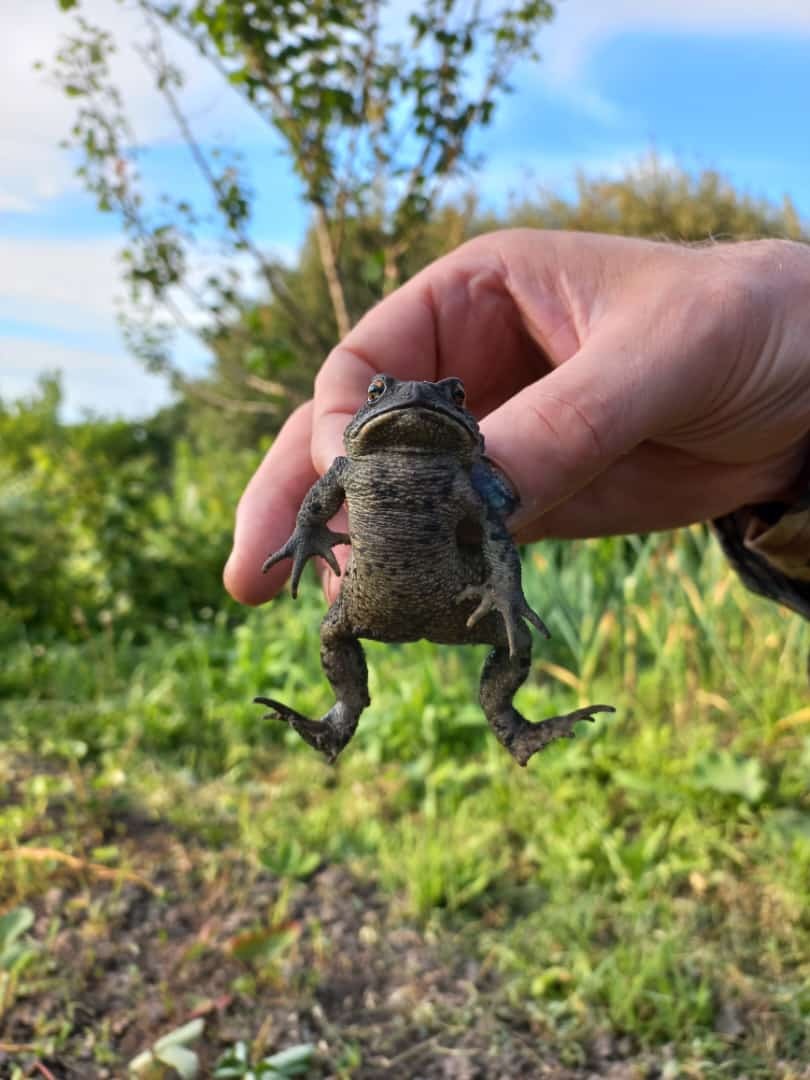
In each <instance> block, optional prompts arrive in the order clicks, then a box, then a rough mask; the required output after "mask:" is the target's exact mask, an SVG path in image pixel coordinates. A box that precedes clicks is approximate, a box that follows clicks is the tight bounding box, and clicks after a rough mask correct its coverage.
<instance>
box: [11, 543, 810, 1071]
mask: <svg viewBox="0 0 810 1080" xmlns="http://www.w3.org/2000/svg"><path fill="white" fill-rule="evenodd" d="M525 585H526V591H527V594H528V595H529V598H530V600H531V602H532V603H533V605H534V606H535V607H536V608H537V609H538V610H539V611H540V613H541V614H542V615H543V617H544V618H545V619H546V621H547V622H548V623H549V625H550V627H551V630H552V633H553V639H552V641H551V642H549V643H544V642H541V641H539V640H538V641H537V644H536V649H535V663H534V668H533V672H532V676H531V677H530V681H529V683H528V684H527V685H526V687H525V688H524V689H523V690H522V691H521V695H520V698H519V704H520V706H521V708H522V710H523V711H524V712H525V713H526V715H527V716H529V717H530V718H533V719H542V718H543V717H544V716H547V715H550V714H551V713H553V712H558V711H563V710H567V709H569V708H573V707H575V706H576V705H578V704H586V703H587V702H589V701H607V702H612V703H613V704H614V705H615V706H616V710H617V711H616V714H615V716H613V717H610V718H603V719H601V720H600V721H599V722H598V723H597V724H595V725H593V726H592V727H590V726H588V725H582V727H581V729H580V731H579V733H578V738H577V739H576V740H575V741H573V742H565V743H563V744H557V745H555V746H553V747H552V748H550V749H549V750H548V751H546V752H545V753H544V754H542V755H539V756H538V758H536V759H535V760H534V761H533V762H532V763H531V765H530V767H529V768H528V769H526V770H521V769H519V768H518V767H517V766H516V765H515V764H514V763H513V762H512V761H511V759H510V758H509V757H508V755H507V754H505V753H504V751H503V750H502V749H501V748H500V747H499V746H498V745H497V743H496V741H495V739H494V737H493V736H492V735H490V733H489V731H488V729H487V727H486V723H485V721H484V719H483V717H482V715H481V713H480V711H479V709H478V707H477V681H478V673H479V670H480V666H481V663H482V660H483V656H484V651H482V650H478V649H451V648H438V647H434V646H432V645H429V644H426V643H419V644H416V645H409V646H399V647H383V646H379V645H372V646H369V648H368V658H369V666H370V670H371V694H372V701H373V704H372V706H371V708H370V709H369V710H368V711H367V713H366V714H364V716H363V718H362V720H361V725H360V729H359V731H358V734H357V736H356V737H355V739H354V741H353V742H352V743H351V744H350V746H349V748H348V749H347V750H346V751H345V753H344V756H343V758H342V759H341V761H340V762H339V764H338V766H337V768H335V769H331V768H329V767H327V766H326V765H324V764H322V763H321V761H320V760H319V759H317V757H316V756H315V755H314V753H313V752H312V751H310V750H309V749H308V748H307V747H306V746H304V745H303V744H302V743H300V741H298V740H297V738H296V737H294V736H292V735H291V734H289V733H288V732H286V730H285V729H284V728H282V727H281V725H278V724H277V723H273V722H272V721H265V720H263V719H262V716H261V709H259V708H257V707H255V706H253V705H252V704H251V699H252V697H253V695H254V694H256V693H260V692H261V693H271V692H272V694H273V696H278V697H279V698H281V699H282V700H285V701H289V702H290V703H292V704H295V706H296V707H297V708H299V709H301V710H302V711H305V712H309V713H310V714H313V715H315V714H318V713H319V712H320V711H321V710H323V709H324V708H326V707H327V706H328V704H329V700H330V699H329V691H328V685H327V683H326V681H325V679H324V677H323V675H322V673H321V671H320V665H319V660H318V636H317V628H318V623H319V620H320V617H321V614H322V611H323V608H324V605H323V600H322V598H321V596H320V594H319V593H318V592H317V591H316V589H315V587H314V586H310V587H308V588H306V589H304V590H303V591H302V596H301V597H300V598H299V600H298V601H297V602H296V603H293V602H292V601H291V600H290V599H289V598H288V597H285V598H283V599H280V600H278V601H276V602H275V603H274V604H272V605H269V606H267V607H265V608H264V609H261V610H258V611H253V612H250V613H248V614H247V616H246V617H245V618H244V619H243V621H241V622H240V623H238V624H236V625H232V624H233V621H234V620H233V610H232V609H223V611H221V612H217V613H211V612H208V611H204V612H202V613H201V616H200V617H199V618H198V619H197V620H196V621H193V622H192V621H188V622H183V623H179V624H173V625H171V626H162V627H153V628H151V629H150V628H144V629H143V631H142V632H141V633H140V634H139V635H138V637H137V638H135V637H134V636H127V634H126V633H122V634H118V633H117V631H116V627H115V624H114V623H113V624H112V625H108V626H106V627H99V628H98V630H97V631H93V632H91V631H88V634H87V638H86V640H85V641H84V642H80V643H74V644H67V643H63V642H62V643H60V642H58V641H56V642H32V641H27V640H25V638H24V637H22V636H19V637H18V638H17V639H16V640H15V641H12V643H11V644H10V645H9V646H8V647H7V649H6V652H5V655H4V659H3V666H2V672H0V692H2V695H3V699H4V700H3V702H2V710H3V711H2V719H1V721H0V722H1V723H2V729H0V731H1V733H2V739H3V749H2V752H0V848H9V847H13V846H14V845H16V844H18V843H20V842H21V841H22V840H23V839H24V838H27V837H30V836H31V835H36V837H37V839H36V843H37V844H40V845H52V846H55V847H61V848H63V849H64V850H66V851H69V852H70V851H76V852H80V853H81V854H82V855H84V856H89V855H92V851H89V850H88V843H87V833H88V826H87V822H88V820H90V821H92V817H93V813H94V807H96V806H101V805H109V802H110V800H113V801H114V800H120V801H121V802H122V803H126V804H127V805H138V806H141V807H144V808H146V809H147V810H149V811H150V812H151V813H153V814H157V815H160V816H162V817H164V818H166V819H168V820H171V821H172V822H173V823H175V824H176V825H177V827H178V828H182V829H184V830H188V831H190V833H191V834H192V835H194V836H196V837H198V838H199V840H200V842H201V843H202V844H203V845H205V846H206V847H207V848H208V849H210V850H211V851H217V850H219V849H222V848H225V847H228V848H238V849H240V850H241V851H243V852H246V853H249V854H250V855H251V857H254V858H255V859H256V860H257V861H258V862H259V863H260V864H262V865H264V866H266V867H267V868H268V869H270V870H272V871H273V872H274V873H276V874H279V875H281V876H282V877H284V878H287V879H289V880H290V881H298V880H305V879H306V878H307V877H308V876H309V875H310V874H311V873H312V872H313V870H314V869H315V868H316V867H317V866H318V865H320V864H322V863H324V862H335V861H338V862H346V863H348V864H349V865H350V866H352V867H353V868H354V869H356V870H357V872H359V873H361V874H362V875H365V876H368V877H370V878H372V879H373V880H375V881H376V882H378V883H379V884H380V886H381V887H382V888H383V889H384V890H385V891H386V892H387V893H388V894H389V895H390V896H391V898H392V900H393V902H394V904H395V905H396V906H397V908H398V910H399V911H400V912H401V917H402V918H403V919H410V920H416V921H418V922H419V923H421V924H423V925H426V926H427V927H429V928H430V929H431V930H432V932H434V933H435V934H436V935H437V936H438V937H439V938H441V937H442V936H443V935H451V936H453V938H454V940H455V941H456V947H458V948H461V949H466V950H469V952H470V953H471V954H472V955H475V956H477V957H478V958H479V959H480V960H481V961H482V962H483V964H484V966H485V967H486V968H487V969H488V970H491V971H493V972H495V973H497V974H498V975H499V977H500V979H501V981H502V986H503V991H504V995H505V997H506V998H507V1000H508V1001H511V1002H512V1004H513V1006H514V1007H515V1008H520V1009H521V1010H524V1011H525V1012H527V1013H528V1014H529V1015H530V1017H531V1019H532V1023H533V1024H534V1025H535V1026H536V1029H537V1030H540V1031H542V1032H543V1033H544V1036H543V1037H544V1038H546V1039H547V1040H548V1041H549V1043H550V1044H551V1045H553V1046H554V1047H555V1048H556V1050H557V1052H559V1053H560V1054H562V1056H563V1058H564V1059H565V1060H568V1061H570V1062H571V1063H572V1064H576V1062H577V1061H579V1060H581V1059H582V1057H583V1055H584V1053H585V1048H586V1047H587V1046H588V1044H589V1042H590V1041H592V1040H594V1039H597V1038H599V1037H604V1036H605V1033H609V1035H610V1037H611V1038H614V1039H616V1040H622V1039H626V1040H630V1043H631V1044H632V1046H633V1047H637V1048H639V1049H648V1050H650V1051H651V1052H653V1053H659V1054H662V1055H663V1054H664V1053H666V1055H668V1056H667V1057H666V1060H667V1061H669V1062H670V1063H672V1062H674V1064H671V1065H670V1066H667V1067H668V1068H670V1072H669V1073H668V1074H667V1075H671V1076H673V1077H674V1076H681V1075H683V1076H689V1077H691V1076H700V1077H703V1076H706V1077H708V1076H717V1077H736V1076H740V1075H742V1074H743V1073H744V1074H745V1075H747V1076H748V1077H763V1078H764V1077H773V1076H785V1077H788V1076H794V1077H798V1076H799V1075H801V1074H800V1072H799V1068H800V1063H802V1062H804V1061H806V1060H807V1059H808V1057H810V904H808V896H809V895H810V782H808V777H810V709H809V708H808V706H807V685H806V675H805V665H806V656H807V652H808V650H809V649H810V633H809V632H808V629H809V628H808V627H807V626H806V625H805V624H803V623H802V622H801V620H800V619H798V617H792V616H789V615H788V614H786V613H784V612H782V611H780V610H779V609H777V608H776V607H774V606H772V605H769V604H767V603H766V602H764V601H762V600H759V599H757V598H755V597H751V596H749V595H748V594H747V593H746V592H745V591H744V590H743V589H742V588H741V587H740V586H739V584H738V583H737V582H736V580H735V579H734V577H733V575H732V574H731V572H730V571H729V570H728V568H727V567H726V565H725V564H724V561H723V557H722V555H721V554H720V552H719V550H718V549H717V547H716V545H715V544H714V542H713V541H712V540H711V539H710V538H709V537H708V536H707V535H706V534H705V533H704V532H703V531H702V530H700V529H694V530H690V531H687V532H684V533H682V534H681V535H680V536H679V538H678V539H677V540H673V539H672V538H671V537H651V538H648V539H646V540H605V541H600V542H596V543H589V544H585V543H578V544H571V545H567V546H557V545H545V546H539V547H537V548H535V549H532V550H531V551H529V552H527V553H526V558H525ZM32 758H33V759H34V760H36V761H47V762H49V768H48V770H47V771H45V770H41V771H39V772H38V774H37V775H33V776H32V775H30V773H29V772H27V771H26V770H25V769H24V768H22V766H21V765H20V763H21V762H30V760H31V759H32ZM57 806H58V807H61V810H60V811H59V813H56V812H55V811H54V807H57ZM102 857H106V858H108V859H109V860H110V861H111V862H112V863H113V865H115V852H114V851H113V852H112V853H110V852H106V853H105V852H104V851H103V850H102V851H101V852H100V853H99V852H98V851H97V852H96V858H102ZM47 880H48V869H47V866H42V865H37V864H30V863H27V862H19V863H12V864H10V866H9V869H8V873H4V874H3V876H2V880H0V910H5V909H6V908H11V907H14V906H15V905H18V904H22V903H26V902H29V903H30V902H35V901H36V898H37V897H38V896H39V895H40V894H41V892H42V890H43V889H44V888H46V887H47ZM664 1047H666V1048H667V1049H666V1051H664V1050H663V1049H662V1048H664ZM661 1060H664V1059H663V1057H662V1058H661ZM679 1070H680V1071H679ZM791 1070H793V1071H791Z"/></svg>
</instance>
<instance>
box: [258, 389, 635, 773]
mask: <svg viewBox="0 0 810 1080" xmlns="http://www.w3.org/2000/svg"><path fill="white" fill-rule="evenodd" d="M344 445H345V448H346V456H345V457H338V458H336V459H335V461H334V462H333V463H332V466H331V467H330V469H329V471H328V472H327V473H326V474H325V475H324V476H322V477H321V478H320V480H318V481H317V482H316V483H315V484H314V485H313V486H312V488H311V489H310V491H309V493H308V494H307V496H306V498H305V499H304V501H303V503H302V505H301V509H300V511H299V513H298V516H297V518H296V523H295V530H294V532H293V534H292V536H291V537H290V539H289V540H288V541H287V543H286V544H285V545H284V546H283V547H282V548H280V549H279V550H278V551H276V552H274V553H273V554H271V555H269V556H268V558H267V559H266V560H265V563H264V566H263V567H262V570H263V571H267V570H269V569H270V567H271V566H274V565H275V564H276V563H277V562H280V561H281V560H282V559H292V582H291V591H292V595H293V596H296V594H297V590H298V583H299V580H300V578H301V573H302V571H303V569H304V565H305V564H306V562H307V560H308V559H310V558H312V557H313V556H319V557H320V558H322V559H324V560H325V561H326V562H327V563H328V564H329V566H330V567H331V568H332V569H333V570H334V571H335V573H336V574H339V573H340V570H339V567H338V563H337V559H336V558H335V554H334V552H333V551H332V548H333V547H334V546H335V545H336V544H351V556H350V558H349V562H348V565H347V566H346V570H345V574H344V577H343V582H342V586H341V590H340V595H339V596H338V598H337V600H336V601H335V602H334V604H332V606H331V607H330V608H329V610H328V612H327V614H326V616H325V618H324V620H323V622H322V624H321V663H322V665H323V669H324V672H325V673H326V677H327V679H328V680H329V682H330V684H331V686H332V690H333V691H334V694H335V698H336V700H335V703H334V705H333V706H332V707H331V709H329V711H328V712H327V713H326V715H325V716H323V717H322V718H321V719H320V720H312V719H310V718H308V717H306V716H303V715H302V714H301V713H299V712H296V711H295V710H294V709H291V708H290V707H289V706H287V705H283V704H282V703H281V702H279V701H275V700H273V699H272V698H264V697H259V698H256V699H255V700H256V702H257V703H258V704H262V705H266V706H268V707H269V709H270V710H271V712H270V713H268V714H267V715H268V717H277V718H279V719H281V720H283V721H286V722H287V723H289V724H290V726H291V727H293V728H294V729H295V730H296V731H297V732H298V734H299V735H300V736H301V737H302V738H303V739H304V740H305V741H306V742H307V743H309V744H310V746H313V747H314V748H315V749H316V750H318V751H320V752H321V753H322V754H324V755H325V757H326V758H327V759H328V760H329V761H330V762H334V761H335V759H336V758H337V756H338V754H339V753H340V752H341V750H343V748H344V747H345V746H346V744H347V743H348V741H349V740H350V739H351V737H352V735H353V734H354V732H355V729H356V727H357V722H358V720H359V718H360V714H361V713H362V711H363V709H365V708H366V706H367V705H368V704H369V703H370V699H369V695H368V674H367V669H366V662H365V658H364V655H363V650H362V647H361V645H360V639H361V638H366V639H369V640H372V641H388V642H404V641H416V640H418V639H420V638H427V639H428V640H430V641H435V642H438V643H441V644H451V645H467V644H488V645H492V646H493V649H492V651H491V652H490V654H489V656H488V657H487V659H486V662H485V663H484V668H483V671H482V674H481V684H480V691H479V700H480V702H481V707H482V709H483V710H484V714H485V715H486V718H487V720H488V721H489V725H490V727H491V728H492V730H493V732H494V733H495V736H496V737H497V739H498V740H499V741H500V742H501V743H502V745H503V746H504V747H506V749H507V750H508V751H509V753H510V754H511V755H512V756H513V757H514V758H515V760H516V761H517V762H518V763H519V764H520V765H525V764H526V763H527V762H528V761H529V759H530V758H531V756H532V754H535V753H536V752H537V751H538V750H542V749H543V748H544V747H546V746H548V745H549V743H551V742H553V741H554V740H555V739H559V738H562V737H568V738H573V736H574V725H575V724H576V723H577V722H578V721H580V720H593V719H594V714H596V713H603V712H613V711H614V710H613V708H612V706H610V705H589V706H586V707H585V708H581V709H575V710H574V711H573V712H570V713H566V714H565V715H562V716H552V717H550V718H548V719H546V720H543V721H541V722H539V723H530V722H529V721H528V720H526V719H525V717H523V716H522V715H521V714H520V713H519V712H518V711H517V709H516V708H515V707H514V705H513V704H512V699H513V697H514V696H515V693H516V692H517V690H518V688H519V687H520V686H521V685H522V684H523V683H524V682H525V680H526V677H527V675H528V674H529V668H530V665H531V654H532V638H531V634H530V632H529V629H528V626H527V624H531V625H532V626H534V627H535V628H536V629H537V630H538V631H539V633H540V634H542V635H543V636H544V637H548V636H549V632H548V630H547V628H546V626H545V624H544V622H543V620H542V619H541V618H540V616H539V615H538V614H537V613H536V612H535V611H533V610H532V608H531V607H530V606H529V604H528V603H527V601H526V597H525V596H524V594H523V587H522V584H521V567H520V557H519V555H518V551H517V548H516V547H515V545H514V543H513V541H512V538H511V536H510V534H509V532H508V530H507V528H506V524H505V520H506V518H507V517H508V516H509V514H511V513H512V512H513V511H514V510H515V509H516V507H517V505H518V500H517V498H516V497H515V495H514V493H513V492H512V490H511V488H510V486H509V485H508V484H507V482H506V480H505V478H504V477H503V475H502V474H501V473H500V472H498V471H497V470H496V468H495V466H494V465H493V464H492V462H490V461H489V460H488V458H487V457H486V456H485V454H484V440H483V436H482V435H481V433H480V431H479V428H478V424H477V422H476V420H475V417H474V416H473V415H472V413H470V412H469V411H468V410H467V409H466V408H465V393H464V385H463V383H462V382H461V380H460V379H457V378H446V379H441V380H440V381H439V382H433V383H432V382H416V381H401V380H398V379H395V378H393V377H392V376H390V375H377V376H375V377H374V378H373V379H372V381H371V384H370V386H369V388H368V396H367V400H366V401H365V402H364V403H363V405H362V406H361V407H360V408H359V409H358V411H357V413H356V414H355V415H354V417H353V418H352V419H351V421H350V422H349V424H348V426H347V427H346V431H345V433H344ZM344 502H345V503H346V507H347V510H348V519H349V532H348V535H347V534H345V533H338V532H334V531H332V530H331V529H330V528H329V526H328V525H327V522H328V521H329V520H330V519H331V518H332V517H333V516H334V515H335V514H336V513H337V511H338V510H339V509H340V507H341V506H342V505H343V503H344Z"/></svg>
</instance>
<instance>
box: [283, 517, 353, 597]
mask: <svg viewBox="0 0 810 1080" xmlns="http://www.w3.org/2000/svg"><path fill="white" fill-rule="evenodd" d="M349 542H350V541H349V536H348V534H347V533H337V532H333V531H332V530H331V529H330V528H329V527H328V526H326V525H317V524H309V525H296V527H295V532H294V533H293V534H292V536H291V537H290V539H289V540H288V541H287V543H286V544H285V545H284V547H282V548H279V550H278V551H274V552H273V554H272V555H268V556H267V558H266V559H265V560H264V563H263V564H262V573H263V574H266V573H267V571H268V570H269V569H270V567H271V566H275V565H276V563H277V562H281V560H282V559H292V561H293V567H292V579H291V581H290V592H291V593H292V595H293V596H296V595H297V594H298V582H299V581H300V579H301V574H302V573H303V570H304V567H305V566H306V562H307V559H311V558H312V557H313V556H314V555H320V557H321V558H322V559H323V560H324V561H325V562H327V563H328V564H329V566H330V567H331V568H332V570H334V572H335V573H336V574H337V575H338V577H340V567H339V566H338V561H337V559H336V558H335V553H334V552H333V551H332V548H333V547H334V546H335V544H348V543H349Z"/></svg>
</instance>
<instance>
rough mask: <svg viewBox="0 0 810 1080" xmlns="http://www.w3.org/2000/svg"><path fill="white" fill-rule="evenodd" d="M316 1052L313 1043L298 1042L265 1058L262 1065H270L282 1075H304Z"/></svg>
mask: <svg viewBox="0 0 810 1080" xmlns="http://www.w3.org/2000/svg"><path fill="white" fill-rule="evenodd" d="M314 1054H315V1047H314V1046H313V1045H312V1044H311V1043H298V1044H297V1045H296V1046H290V1047H288V1048H287V1049H286V1050H280V1051H279V1052H278V1053H277V1054H273V1055H272V1057H267V1058H263V1059H262V1065H269V1066H270V1068H271V1069H273V1070H274V1071H275V1072H276V1073H278V1074H279V1075H280V1076H303V1075H304V1073H305V1072H306V1071H307V1069H308V1068H309V1066H310V1064H311V1062H312V1058H313V1055H314ZM271 1075H272V1074H271Z"/></svg>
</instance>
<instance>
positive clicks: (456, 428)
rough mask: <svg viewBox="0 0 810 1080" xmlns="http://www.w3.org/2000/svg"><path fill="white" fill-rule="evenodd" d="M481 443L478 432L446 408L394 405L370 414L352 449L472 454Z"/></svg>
mask: <svg viewBox="0 0 810 1080" xmlns="http://www.w3.org/2000/svg"><path fill="white" fill-rule="evenodd" d="M477 445H478V439H477V437H476V435H475V434H474V433H473V432H472V431H471V430H470V429H469V428H468V427H467V426H466V424H464V423H463V421H462V420H460V419H458V418H457V417H455V416H453V415H452V414H451V413H449V412H445V410H444V409H441V408H438V407H431V406H430V405H411V404H409V405H399V406H396V405H394V406H392V407H391V408H390V409H387V410H386V411H385V412H381V413H377V415H375V416H372V417H369V419H368V420H366V422H365V423H364V424H363V426H362V427H361V428H360V429H359V430H357V431H355V432H354V433H353V435H352V446H351V451H352V453H355V454H369V453H376V452H379V451H383V450H385V451H389V452H393V453H396V451H397V450H410V451H417V452H422V453H429V452H431V451H433V452H445V453H446V452H448V451H452V452H455V453H462V454H464V453H470V452H471V451H472V450H474V449H475V448H476V446H477Z"/></svg>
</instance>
